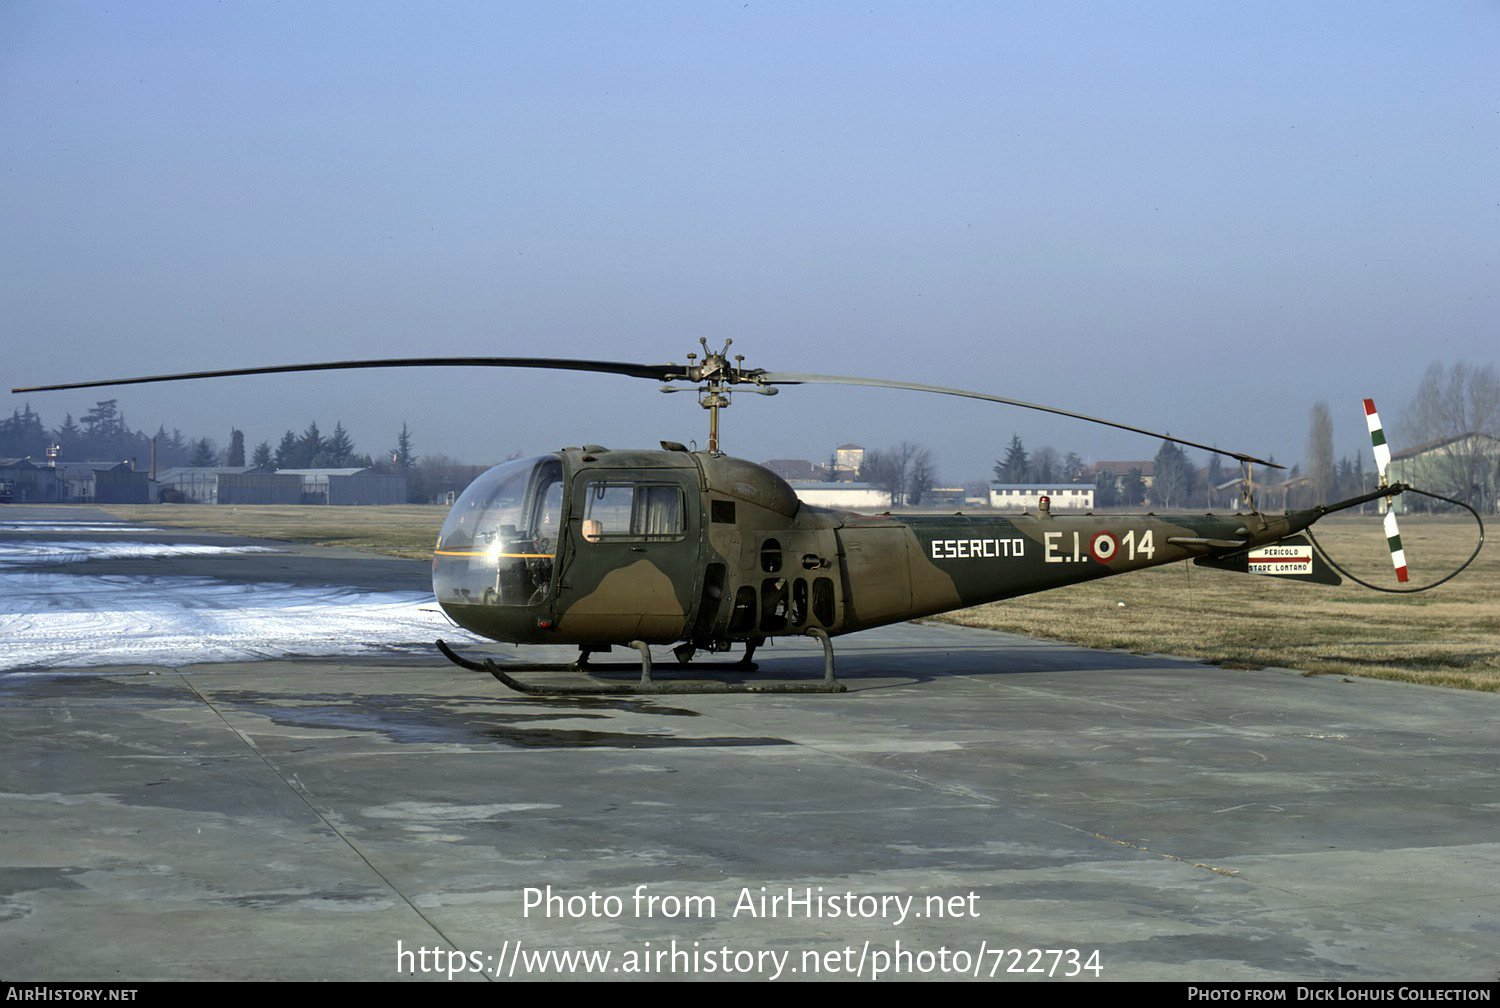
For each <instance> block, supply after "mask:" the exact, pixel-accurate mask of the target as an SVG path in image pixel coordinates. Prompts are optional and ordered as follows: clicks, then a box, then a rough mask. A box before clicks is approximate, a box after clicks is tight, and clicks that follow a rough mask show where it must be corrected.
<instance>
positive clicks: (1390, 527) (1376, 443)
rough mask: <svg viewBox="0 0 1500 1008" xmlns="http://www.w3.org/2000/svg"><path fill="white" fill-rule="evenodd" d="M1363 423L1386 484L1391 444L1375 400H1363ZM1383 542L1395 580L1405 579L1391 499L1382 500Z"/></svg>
mask: <svg viewBox="0 0 1500 1008" xmlns="http://www.w3.org/2000/svg"><path fill="white" fill-rule="evenodd" d="M1365 423H1366V424H1368V425H1369V427H1370V444H1371V446H1372V447H1374V449H1375V468H1376V469H1378V470H1379V471H1380V485H1381V486H1386V485H1387V484H1388V482H1389V481H1388V480H1387V479H1386V471H1387V470H1388V469H1390V467H1391V446H1390V445H1388V444H1387V443H1386V440H1385V428H1384V427H1382V426H1381V425H1380V414H1379V413H1376V412H1375V401H1374V400H1373V399H1366V400H1365ZM1383 506H1384V510H1385V542H1386V545H1387V546H1389V547H1390V548H1391V566H1392V567H1394V568H1396V580H1397V581H1401V582H1405V581H1406V550H1405V549H1403V548H1402V546H1401V530H1400V529H1399V528H1397V527H1396V510H1395V508H1393V507H1391V499H1390V498H1389V497H1387V498H1386V499H1385V501H1384V505H1383Z"/></svg>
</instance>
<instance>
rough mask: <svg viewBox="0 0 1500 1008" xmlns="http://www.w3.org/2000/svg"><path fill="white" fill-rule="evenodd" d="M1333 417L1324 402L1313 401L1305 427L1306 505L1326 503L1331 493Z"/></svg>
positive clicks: (1332, 481) (1332, 475) (1332, 477)
mask: <svg viewBox="0 0 1500 1008" xmlns="http://www.w3.org/2000/svg"><path fill="white" fill-rule="evenodd" d="M1333 483H1334V467H1333V418H1332V417H1331V416H1329V414H1328V404H1327V403H1326V402H1322V401H1321V400H1320V401H1319V402H1316V403H1313V408H1312V417H1311V419H1310V421H1309V424H1308V428H1307V493H1308V495H1309V496H1310V497H1311V498H1312V499H1311V500H1309V501H1306V502H1305V503H1306V504H1307V505H1308V506H1312V505H1316V504H1327V503H1328V502H1329V500H1330V499H1331V496H1332V494H1333Z"/></svg>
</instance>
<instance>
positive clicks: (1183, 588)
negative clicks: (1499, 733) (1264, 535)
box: [942, 516, 1500, 692]
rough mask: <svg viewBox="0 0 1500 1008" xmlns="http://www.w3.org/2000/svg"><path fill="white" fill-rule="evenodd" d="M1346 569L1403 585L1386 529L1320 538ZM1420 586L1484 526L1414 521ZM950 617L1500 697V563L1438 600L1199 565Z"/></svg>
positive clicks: (1412, 550)
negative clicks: (1391, 557) (1398, 580)
mask: <svg viewBox="0 0 1500 1008" xmlns="http://www.w3.org/2000/svg"><path fill="white" fill-rule="evenodd" d="M1313 531H1314V533H1315V534H1316V535H1317V537H1318V541H1319V542H1320V543H1321V544H1322V545H1323V546H1324V547H1325V549H1327V550H1328V551H1329V552H1330V553H1331V554H1332V556H1333V558H1334V559H1335V560H1337V561H1338V562H1339V563H1341V564H1343V565H1344V566H1345V567H1347V568H1348V569H1350V570H1351V571H1353V572H1354V573H1355V574H1358V575H1359V576H1360V577H1362V578H1364V579H1365V580H1367V581H1370V582H1371V583H1373V584H1377V585H1380V586H1383V587H1395V586H1396V580H1395V576H1394V574H1393V573H1392V572H1391V568H1390V561H1389V554H1388V553H1387V551H1386V547H1385V539H1384V536H1383V535H1382V534H1381V531H1380V522H1379V519H1378V518H1375V517H1372V516H1366V517H1363V518H1361V517H1358V516H1355V517H1335V518H1329V519H1326V520H1324V521H1322V522H1320V523H1319V524H1318V525H1317V526H1315V527H1314V530H1313ZM1401 537H1402V541H1403V545H1404V546H1405V547H1406V555H1407V559H1408V561H1409V562H1410V563H1411V576H1412V582H1411V583H1412V584H1426V583H1429V582H1431V581H1434V580H1436V579H1438V578H1440V577H1442V576H1443V575H1444V574H1446V573H1447V572H1448V571H1451V570H1452V569H1453V568H1454V567H1456V566H1458V564H1460V563H1462V562H1463V560H1464V558H1465V557H1467V556H1468V555H1469V553H1470V551H1472V550H1473V548H1474V541H1475V526H1474V523H1473V521H1472V519H1467V518H1465V519H1458V518H1423V517H1416V516H1411V517H1406V518H1403V519H1402V523H1401ZM942 618H943V619H947V620H949V621H951V622H954V623H959V624H962V625H964V626H976V627H986V628H989V629H993V630H1005V631H1009V632H1011V633H1019V634H1025V635H1027V636H1032V637H1047V638H1051V639H1054V640H1063V641H1070V642H1073V643H1077V644H1083V645H1086V646H1088V647H1104V648H1120V649H1123V650H1126V651H1132V652H1136V653H1157V654H1172V655H1180V656H1182V657H1187V658H1197V659H1201V660H1203V661H1208V662H1213V663H1215V664H1219V665H1223V666H1226V667H1230V668H1235V667H1238V668H1261V667H1264V666H1270V665H1274V666H1280V667H1284V668H1295V669H1302V670H1305V671H1306V672H1308V673H1310V674H1318V673H1328V674H1347V675H1361V676H1373V677H1376V678H1381V679H1399V680H1403V681H1407V682H1421V683H1428V684H1432V685H1440V686H1457V687H1462V688H1465V689H1477V690H1487V691H1490V692H1500V555H1497V553H1496V551H1495V550H1494V549H1489V550H1486V551H1484V552H1482V553H1481V554H1480V556H1479V559H1478V560H1476V561H1475V562H1474V565H1473V566H1472V567H1470V568H1469V569H1468V570H1466V571H1465V572H1464V573H1463V574H1461V575H1459V577H1457V578H1456V579H1454V580H1453V581H1450V582H1448V583H1447V584H1445V585H1443V586H1441V587H1439V588H1435V589H1433V590H1432V591H1430V592H1422V593H1419V594H1415V595H1387V594H1382V593H1379V592H1373V591H1370V590H1368V589H1366V588H1362V587H1360V586H1359V585H1356V584H1353V583H1350V582H1348V581H1346V582H1345V583H1344V584H1343V585H1340V586H1339V587H1329V586H1324V585H1304V584H1297V583H1293V582H1287V581H1282V580H1278V579H1275V578H1269V577H1262V576H1258V575H1248V574H1233V573H1229V572H1226V571H1216V570H1209V569H1206V568H1202V567H1195V566H1193V565H1192V564H1191V563H1188V564H1176V565H1173V566H1169V567H1159V568H1156V569H1153V570H1148V571H1140V572H1138V573H1135V574H1128V575H1125V576H1122V577H1117V578H1110V579H1108V580H1105V581H1097V582H1094V583H1092V584H1085V585H1076V586H1074V587H1072V588H1064V589H1061V590H1059V591H1053V592H1047V593H1045V594H1042V595H1032V596H1028V597H1026V598H1020V599H1012V600H1010V601H1008V602H998V603H994V604H992V605H985V606H977V607H975V608H973V609H966V610H963V611H960V612H956V613H950V614H948V615H947V616H945V617H942Z"/></svg>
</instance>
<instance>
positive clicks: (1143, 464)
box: [1084, 459, 1156, 493]
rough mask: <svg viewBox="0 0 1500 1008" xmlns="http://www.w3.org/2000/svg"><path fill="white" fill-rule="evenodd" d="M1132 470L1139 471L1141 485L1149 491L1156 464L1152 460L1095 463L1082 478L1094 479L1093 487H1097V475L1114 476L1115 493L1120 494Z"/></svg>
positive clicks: (1153, 478)
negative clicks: (1089, 477)
mask: <svg viewBox="0 0 1500 1008" xmlns="http://www.w3.org/2000/svg"><path fill="white" fill-rule="evenodd" d="M1132 470H1139V471H1140V474H1141V485H1142V486H1144V487H1145V488H1146V489H1147V490H1150V489H1151V485H1152V484H1153V483H1155V482H1156V462H1155V460H1153V459H1145V460H1138V461H1134V462H1132V461H1128V460H1127V461H1120V462H1095V463H1094V464H1093V465H1092V466H1090V467H1089V468H1088V471H1086V472H1085V473H1084V476H1085V477H1088V476H1092V477H1094V479H1095V485H1096V486H1097V485H1098V477H1099V474H1100V473H1106V472H1107V473H1109V474H1111V475H1112V476H1114V478H1115V492H1116V493H1120V492H1123V490H1124V489H1125V478H1126V477H1127V476H1129V475H1130V473H1131V471H1132Z"/></svg>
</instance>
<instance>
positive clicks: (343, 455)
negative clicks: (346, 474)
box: [323, 422, 354, 468]
mask: <svg viewBox="0 0 1500 1008" xmlns="http://www.w3.org/2000/svg"><path fill="white" fill-rule="evenodd" d="M323 457H324V459H325V463H326V464H327V465H328V466H330V467H333V468H343V467H345V466H348V465H350V464H351V463H352V462H353V460H354V442H353V441H352V440H351V439H350V437H349V433H348V431H346V430H344V425H343V423H342V422H335V423H334V425H333V434H331V435H330V436H329V438H328V440H327V441H325V442H323Z"/></svg>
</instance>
